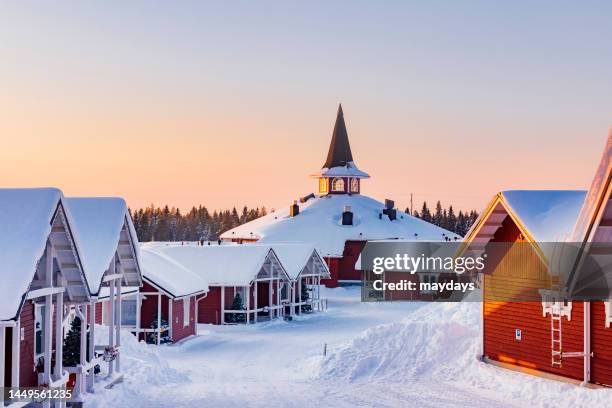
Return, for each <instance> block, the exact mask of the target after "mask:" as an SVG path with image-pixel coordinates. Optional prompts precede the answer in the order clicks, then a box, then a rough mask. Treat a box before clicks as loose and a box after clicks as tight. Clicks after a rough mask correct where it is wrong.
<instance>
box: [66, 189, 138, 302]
mask: <svg viewBox="0 0 612 408" xmlns="http://www.w3.org/2000/svg"><path fill="white" fill-rule="evenodd" d="M66 202H67V205H68V207H69V208H70V213H71V214H72V219H73V222H74V225H73V228H74V230H75V231H76V232H77V234H78V236H79V240H80V243H81V259H82V261H83V266H84V268H85V273H86V276H87V280H88V282H89V284H90V289H91V292H92V294H94V295H95V294H97V293H98V292H99V291H100V286H101V284H102V277H103V275H104V274H105V272H107V271H108V270H109V267H110V263H111V261H112V259H113V257H114V256H115V252H118V253H119V256H120V259H121V263H122V266H123V269H124V276H125V278H126V280H127V282H126V284H127V285H128V286H139V285H140V283H141V279H140V278H141V277H140V263H139V252H138V238H137V236H136V232H135V231H134V226H133V224H132V218H131V217H130V214H129V212H128V208H127V204H126V203H125V200H123V199H122V198H117V197H74V198H72V197H71V198H67V199H66Z"/></svg>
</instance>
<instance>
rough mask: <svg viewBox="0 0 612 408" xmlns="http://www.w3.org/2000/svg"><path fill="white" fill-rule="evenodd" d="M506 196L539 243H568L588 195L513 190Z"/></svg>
mask: <svg viewBox="0 0 612 408" xmlns="http://www.w3.org/2000/svg"><path fill="white" fill-rule="evenodd" d="M501 194H502V196H503V198H504V201H505V202H506V204H507V205H508V206H509V207H510V209H511V211H512V213H513V214H514V215H516V216H517V217H518V218H519V220H520V222H521V223H522V224H523V226H524V227H525V228H526V229H527V231H528V232H529V233H530V234H531V236H532V237H533V239H534V240H535V241H536V242H564V241H566V240H567V239H568V238H569V237H570V234H571V232H572V228H573V227H574V225H575V223H576V219H577V217H578V213H579V212H580V208H581V207H582V204H583V202H584V198H585V195H586V192H585V191H582V190H510V191H503V192H502V193H501Z"/></svg>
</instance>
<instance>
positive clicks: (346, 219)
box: [342, 205, 353, 225]
mask: <svg viewBox="0 0 612 408" xmlns="http://www.w3.org/2000/svg"><path fill="white" fill-rule="evenodd" d="M342 225H353V212H352V211H351V206H350V205H347V206H344V211H343V212H342Z"/></svg>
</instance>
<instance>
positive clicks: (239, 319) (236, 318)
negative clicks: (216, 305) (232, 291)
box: [227, 293, 246, 323]
mask: <svg viewBox="0 0 612 408" xmlns="http://www.w3.org/2000/svg"><path fill="white" fill-rule="evenodd" d="M232 310H244V305H243V303H242V296H240V293H236V296H234V301H233V302H232ZM245 321H246V315H245V314H244V313H228V314H227V322H228V323H244V322H245Z"/></svg>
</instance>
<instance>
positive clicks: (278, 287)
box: [276, 276, 281, 318]
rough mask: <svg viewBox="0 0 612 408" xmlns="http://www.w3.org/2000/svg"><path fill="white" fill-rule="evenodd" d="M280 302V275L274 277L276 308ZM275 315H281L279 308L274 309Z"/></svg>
mask: <svg viewBox="0 0 612 408" xmlns="http://www.w3.org/2000/svg"><path fill="white" fill-rule="evenodd" d="M280 304H281V294H280V276H279V277H277V278H276V307H277V308H278V307H279V306H280ZM276 317H277V318H279V317H281V310H280V309H276Z"/></svg>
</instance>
